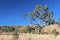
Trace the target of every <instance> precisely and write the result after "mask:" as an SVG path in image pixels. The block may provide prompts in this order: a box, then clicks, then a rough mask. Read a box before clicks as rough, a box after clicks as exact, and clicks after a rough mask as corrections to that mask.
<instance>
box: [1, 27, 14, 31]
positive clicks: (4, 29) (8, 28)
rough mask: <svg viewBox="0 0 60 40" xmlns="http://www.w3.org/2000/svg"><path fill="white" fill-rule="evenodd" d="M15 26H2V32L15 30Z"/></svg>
mask: <svg viewBox="0 0 60 40" xmlns="http://www.w3.org/2000/svg"><path fill="white" fill-rule="evenodd" d="M13 31H15V28H12V27H2V32H13Z"/></svg>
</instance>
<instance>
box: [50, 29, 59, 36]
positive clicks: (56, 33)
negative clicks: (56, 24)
mask: <svg viewBox="0 0 60 40" xmlns="http://www.w3.org/2000/svg"><path fill="white" fill-rule="evenodd" d="M51 34H54V35H55V36H57V35H58V34H59V32H58V31H56V29H54V30H53V31H52V32H51Z"/></svg>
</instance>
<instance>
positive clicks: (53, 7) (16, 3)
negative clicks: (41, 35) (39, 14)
mask: <svg viewBox="0 0 60 40" xmlns="http://www.w3.org/2000/svg"><path fill="white" fill-rule="evenodd" d="M39 4H42V5H48V6H49V10H50V11H53V12H54V18H55V20H57V19H58V18H59V17H60V0H0V26H12V25H14V26H18V25H28V24H29V20H28V19H26V20H25V19H22V18H21V15H22V14H23V13H29V12H31V11H33V10H34V8H35V7H36V5H39Z"/></svg>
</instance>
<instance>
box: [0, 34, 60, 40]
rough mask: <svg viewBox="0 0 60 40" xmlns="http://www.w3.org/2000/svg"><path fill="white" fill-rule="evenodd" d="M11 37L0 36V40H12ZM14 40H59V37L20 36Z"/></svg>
mask: <svg viewBox="0 0 60 40" xmlns="http://www.w3.org/2000/svg"><path fill="white" fill-rule="evenodd" d="M13 38H14V36H13V35H0V40H13ZM16 40H60V35H58V36H54V35H39V34H25V33H23V34H20V35H19V38H18V39H16Z"/></svg>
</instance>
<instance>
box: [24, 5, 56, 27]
mask: <svg viewBox="0 0 60 40" xmlns="http://www.w3.org/2000/svg"><path fill="white" fill-rule="evenodd" d="M27 15H29V18H30V20H31V21H33V22H34V24H39V25H51V24H54V23H55V20H54V18H53V15H54V14H53V11H49V8H48V6H47V5H45V6H44V7H43V6H42V5H38V6H36V8H35V9H34V10H33V11H32V12H31V13H29V14H27ZM27 15H26V14H24V17H25V16H27ZM37 26H38V25H37ZM39 27H40V26H38V28H39Z"/></svg>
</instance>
